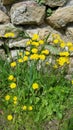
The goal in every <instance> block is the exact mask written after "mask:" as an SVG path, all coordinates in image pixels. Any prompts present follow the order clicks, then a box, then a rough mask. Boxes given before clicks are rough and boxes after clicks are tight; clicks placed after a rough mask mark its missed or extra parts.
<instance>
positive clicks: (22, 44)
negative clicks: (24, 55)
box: [9, 39, 28, 48]
mask: <svg viewBox="0 0 73 130" xmlns="http://www.w3.org/2000/svg"><path fill="white" fill-rule="evenodd" d="M27 41H28V39H23V40H21V41H17V42H13V43H9V48H13V47H18V48H19V47H22V48H25V47H26V42H27Z"/></svg>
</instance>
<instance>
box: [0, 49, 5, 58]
mask: <svg viewBox="0 0 73 130" xmlns="http://www.w3.org/2000/svg"><path fill="white" fill-rule="evenodd" d="M0 57H1V58H2V59H6V54H5V51H4V49H0Z"/></svg>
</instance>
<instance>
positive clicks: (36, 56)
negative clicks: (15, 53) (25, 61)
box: [30, 54, 39, 60]
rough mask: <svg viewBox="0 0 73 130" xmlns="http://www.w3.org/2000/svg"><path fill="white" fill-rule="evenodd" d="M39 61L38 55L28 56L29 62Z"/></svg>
mask: <svg viewBox="0 0 73 130" xmlns="http://www.w3.org/2000/svg"><path fill="white" fill-rule="evenodd" d="M38 59H39V55H38V54H32V55H31V56H30V60H38Z"/></svg>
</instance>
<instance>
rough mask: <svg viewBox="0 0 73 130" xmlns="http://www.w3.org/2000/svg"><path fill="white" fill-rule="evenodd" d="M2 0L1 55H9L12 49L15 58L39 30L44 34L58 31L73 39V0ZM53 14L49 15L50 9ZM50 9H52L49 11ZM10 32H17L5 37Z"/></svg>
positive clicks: (0, 8)
mask: <svg viewBox="0 0 73 130" xmlns="http://www.w3.org/2000/svg"><path fill="white" fill-rule="evenodd" d="M36 1H37V0H0V37H1V38H0V55H1V56H2V57H3V58H4V57H6V54H7V50H6V48H8V49H9V51H10V53H11V56H12V57H13V58H14V57H15V56H16V54H17V51H19V48H21V49H22V50H24V48H26V41H27V40H28V34H29V36H32V35H33V34H34V33H38V34H39V36H40V38H44V37H45V36H47V35H48V34H49V33H50V38H49V40H50V41H51V35H52V34H53V33H58V34H60V35H61V37H62V38H63V39H64V40H65V41H71V42H73V0H41V1H42V3H43V4H38V3H37V2H36ZM48 8H50V9H51V10H52V14H51V15H49V17H48V16H47V13H46V12H47V9H48ZM49 13H50V12H49ZM7 32H13V33H15V36H14V37H13V38H5V37H4V36H5V34H6V33H7Z"/></svg>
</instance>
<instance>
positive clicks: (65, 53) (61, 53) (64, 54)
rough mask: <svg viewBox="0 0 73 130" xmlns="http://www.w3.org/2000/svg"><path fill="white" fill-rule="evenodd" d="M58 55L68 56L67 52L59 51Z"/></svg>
mask: <svg viewBox="0 0 73 130" xmlns="http://www.w3.org/2000/svg"><path fill="white" fill-rule="evenodd" d="M60 56H69V52H60Z"/></svg>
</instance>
